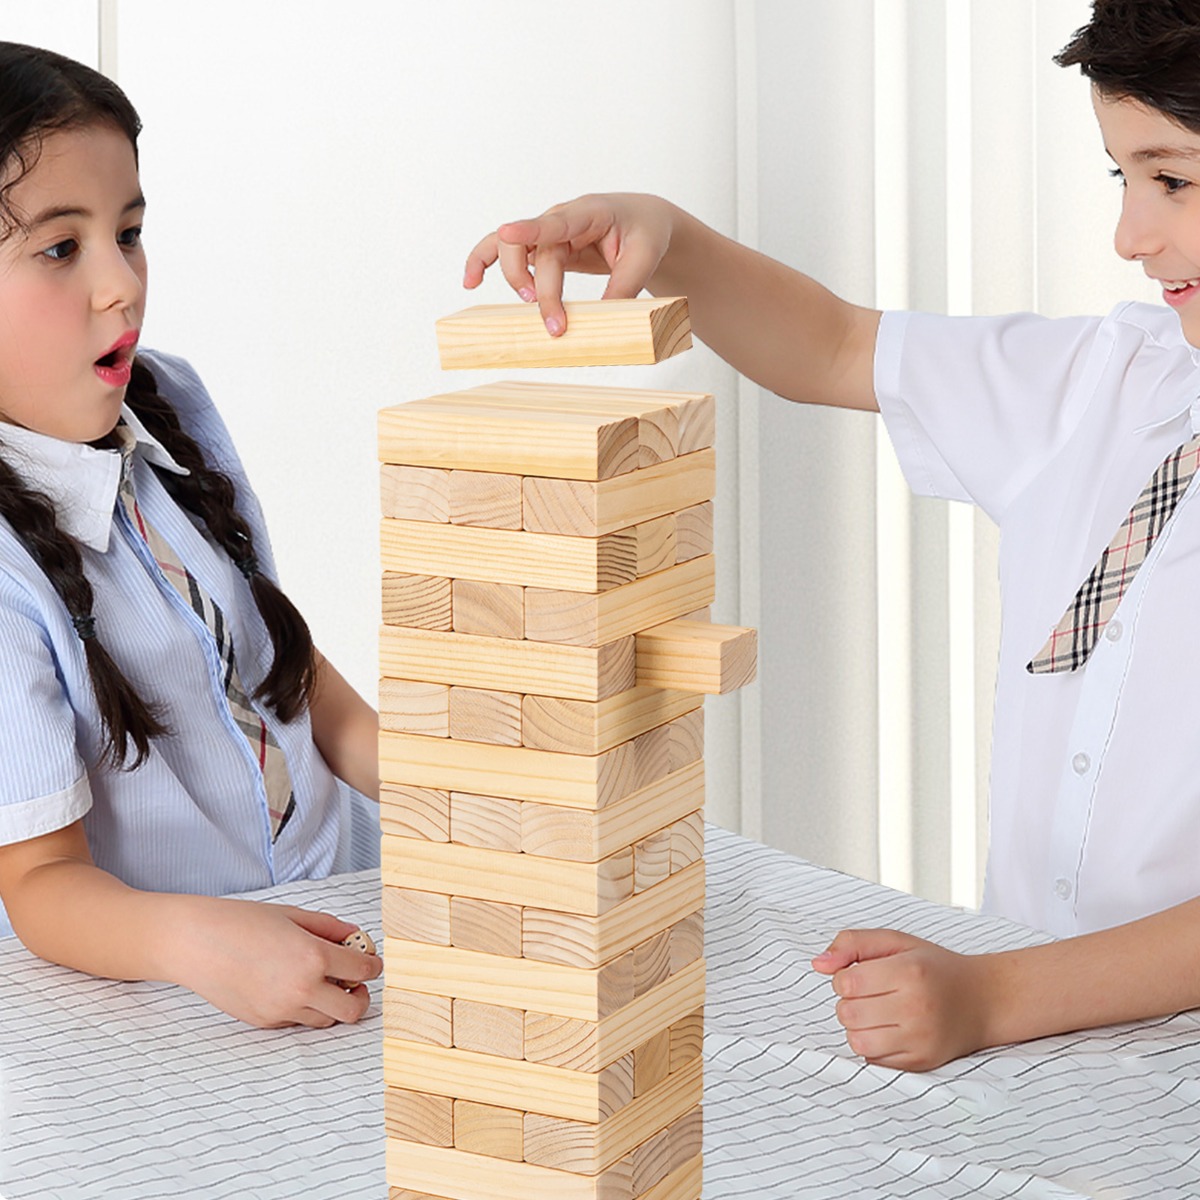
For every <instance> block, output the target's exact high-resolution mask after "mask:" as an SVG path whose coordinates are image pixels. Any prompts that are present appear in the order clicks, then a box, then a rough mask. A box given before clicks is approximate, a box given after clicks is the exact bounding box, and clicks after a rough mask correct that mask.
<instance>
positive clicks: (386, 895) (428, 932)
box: [383, 885, 450, 946]
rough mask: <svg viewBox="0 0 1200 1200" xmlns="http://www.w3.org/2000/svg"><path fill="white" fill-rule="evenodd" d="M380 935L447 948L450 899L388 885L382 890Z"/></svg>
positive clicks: (435, 894)
mask: <svg viewBox="0 0 1200 1200" xmlns="http://www.w3.org/2000/svg"><path fill="white" fill-rule="evenodd" d="M383 932H384V935H385V936H387V937H398V938H405V939H406V940H408V941H412V942H430V943H431V944H433V945H435V946H448V945H450V897H449V896H442V895H439V894H438V893H437V892H419V891H416V890H414V889H413V888H407V887H396V886H394V885H393V886H388V887H385V888H384V889H383Z"/></svg>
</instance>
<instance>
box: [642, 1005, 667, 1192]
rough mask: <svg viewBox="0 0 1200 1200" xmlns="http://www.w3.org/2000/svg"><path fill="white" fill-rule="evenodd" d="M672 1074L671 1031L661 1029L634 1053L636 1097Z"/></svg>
mask: <svg viewBox="0 0 1200 1200" xmlns="http://www.w3.org/2000/svg"><path fill="white" fill-rule="evenodd" d="M670 1073H671V1031H670V1029H660V1030H659V1031H658V1033H656V1034H655V1035H654V1036H653V1037H651V1038H648V1039H647V1040H646V1041H644V1042H643V1043H642V1044H641V1045H640V1046H638V1047H637V1048H636V1049H635V1050H634V1052H633V1094H634V1096H635V1097H636V1096H644V1095H645V1094H646V1093H647V1092H648V1091H649V1090H650V1089H651V1088H654V1087H657V1086H658V1085H659V1084H660V1083H662V1081H663V1080H664V1079H666V1077H667V1076H668V1075H669V1074H670ZM663 1174H666V1172H665V1171H664V1172H663Z"/></svg>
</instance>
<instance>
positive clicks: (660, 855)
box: [633, 827, 671, 892]
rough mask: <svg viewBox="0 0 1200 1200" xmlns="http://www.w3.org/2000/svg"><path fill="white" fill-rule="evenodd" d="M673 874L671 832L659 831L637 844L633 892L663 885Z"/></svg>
mask: <svg viewBox="0 0 1200 1200" xmlns="http://www.w3.org/2000/svg"><path fill="white" fill-rule="evenodd" d="M670 873H671V830H670V828H669V827H668V828H666V829H659V830H657V831H656V832H654V833H652V834H650V836H649V837H645V838H643V839H642V840H641V841H640V842H635V843H634V847H633V890H634V892H644V891H645V890H646V889H647V888H651V887H653V886H654V885H655V884H656V883H662V881H663V880H664V879H666V877H667V876H668V875H670Z"/></svg>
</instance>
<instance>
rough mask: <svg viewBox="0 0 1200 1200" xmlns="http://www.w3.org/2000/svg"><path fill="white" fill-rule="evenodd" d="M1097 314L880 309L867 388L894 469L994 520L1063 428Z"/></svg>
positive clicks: (1090, 366) (1085, 371) (1066, 430)
mask: <svg viewBox="0 0 1200 1200" xmlns="http://www.w3.org/2000/svg"><path fill="white" fill-rule="evenodd" d="M1101 325H1102V320H1101V318H1098V317H1071V318H1059V319H1049V318H1046V317H1039V316H1034V315H1033V314H1030V313H1018V314H1013V315H1009V316H1003V317H943V316H935V315H931V314H928V313H915V312H914V313H904V312H893V313H885V314H884V318H883V320H882V322H881V323H880V328H879V337H878V341H877V343H876V352H875V394H876V397H877V399H878V401H879V408H880V411H881V412H882V414H883V419H884V423H885V425H886V426H887V430H888V434H889V436H890V437H891V440H892V444H893V446H894V447H895V450H896V454H897V457H898V458H899V460H900V465H901V467H902V468H903V470H904V474H905V478H906V479H907V480H908V483H909V486H910V487H911V488H912V489H913V491H915V492H917V493H918V494H920V495H925V496H940V497H942V498H945V499H951V500H970V501H973V502H974V503H976V504H978V505H979V506H980V507H981V508H982V509H983V510H984V511H985V512H987V513H988V515H989V516H991V517H992V518H993V519H995V520H997V521H998V520H1000V518H1001V516H1002V514H1003V512H1004V510H1005V509H1006V508H1007V507H1008V505H1009V504H1010V503H1011V501H1012V499H1013V498H1014V497H1015V496H1016V495H1017V494H1018V493H1019V492H1020V491H1021V489H1022V488H1023V487H1024V486H1025V484H1026V483H1027V482H1028V481H1029V480H1030V479H1032V478H1033V476H1034V475H1035V474H1036V473H1037V472H1038V471H1040V470H1041V468H1042V467H1043V466H1044V465H1045V463H1046V462H1047V461H1048V460H1049V459H1050V458H1051V457H1052V456H1053V454H1054V453H1055V452H1056V450H1057V449H1058V448H1059V447H1060V446H1061V445H1062V444H1063V442H1064V441H1065V440H1066V439H1067V438H1068V437H1069V436H1070V434H1071V431H1072V430H1073V429H1074V427H1075V425H1076V423H1077V422H1078V420H1079V417H1080V415H1081V414H1082V411H1083V409H1084V407H1085V406H1086V397H1087V395H1088V389H1087V379H1088V378H1089V377H1090V376H1091V375H1092V374H1093V373H1094V372H1095V371H1096V370H1098V369H1099V367H1100V366H1102V362H1101V361H1100V360H1101V358H1102V343H1103V339H1102V338H1099V337H1098V336H1097V335H1098V332H1099V330H1100V328H1101Z"/></svg>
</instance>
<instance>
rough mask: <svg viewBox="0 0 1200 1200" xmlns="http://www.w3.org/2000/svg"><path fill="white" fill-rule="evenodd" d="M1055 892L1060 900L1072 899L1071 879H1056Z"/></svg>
mask: <svg viewBox="0 0 1200 1200" xmlns="http://www.w3.org/2000/svg"><path fill="white" fill-rule="evenodd" d="M1054 894H1055V895H1056V896H1057V897H1058V898H1059V899H1060V900H1070V898H1071V881H1070V880H1069V879H1056V880H1055V881H1054Z"/></svg>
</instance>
